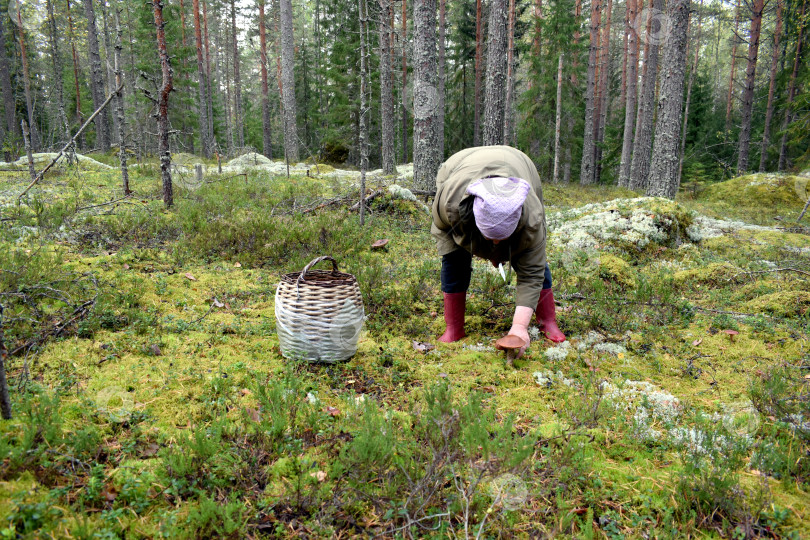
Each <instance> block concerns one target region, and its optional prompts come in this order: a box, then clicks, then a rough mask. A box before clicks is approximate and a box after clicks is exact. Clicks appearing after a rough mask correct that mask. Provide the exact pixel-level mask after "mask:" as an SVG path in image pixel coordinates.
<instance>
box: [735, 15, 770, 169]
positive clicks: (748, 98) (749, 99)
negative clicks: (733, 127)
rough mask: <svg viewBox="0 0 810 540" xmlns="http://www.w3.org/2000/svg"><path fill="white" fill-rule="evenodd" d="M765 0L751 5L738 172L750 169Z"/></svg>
mask: <svg viewBox="0 0 810 540" xmlns="http://www.w3.org/2000/svg"><path fill="white" fill-rule="evenodd" d="M764 10H765V0H754V1H753V3H752V5H751V11H752V13H751V31H750V32H749V36H748V65H747V67H746V69H745V88H743V94H742V127H741V128H740V149H739V152H738V154H737V174H743V173H745V171H747V170H748V153H749V150H750V148H751V115H752V113H753V109H754V82H755V78H756V73H757V58H758V56H759V36H760V32H761V29H762V12H763V11H764Z"/></svg>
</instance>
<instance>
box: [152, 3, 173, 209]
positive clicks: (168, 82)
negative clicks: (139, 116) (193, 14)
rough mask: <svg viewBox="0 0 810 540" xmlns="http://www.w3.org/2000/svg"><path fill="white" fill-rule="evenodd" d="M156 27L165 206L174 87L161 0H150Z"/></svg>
mask: <svg viewBox="0 0 810 540" xmlns="http://www.w3.org/2000/svg"><path fill="white" fill-rule="evenodd" d="M152 7H153V10H154V14H155V27H156V28H157V47H158V55H159V56H160V71H161V73H162V75H163V83H162V87H161V88H160V92H159V94H158V100H157V105H158V115H157V116H158V118H157V124H158V150H159V154H160V175H161V178H162V180H163V203H164V204H165V205H166V208H169V207H170V206H172V205H173V204H174V194H173V192H172V154H171V151H170V150H169V94H170V93H171V91H172V90H173V89H174V86H173V84H172V68H171V64H170V63H169V53H168V51H167V50H166V32H165V30H164V23H163V0H152Z"/></svg>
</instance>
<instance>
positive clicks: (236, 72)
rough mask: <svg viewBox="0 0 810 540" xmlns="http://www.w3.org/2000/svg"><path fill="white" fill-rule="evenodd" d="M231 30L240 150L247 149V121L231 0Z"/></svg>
mask: <svg viewBox="0 0 810 540" xmlns="http://www.w3.org/2000/svg"><path fill="white" fill-rule="evenodd" d="M231 28H232V31H233V105H234V110H233V114H234V119H233V123H234V131H235V132H236V144H237V145H238V146H239V148H244V147H245V129H244V127H243V126H244V124H245V119H244V118H243V115H242V78H241V75H240V73H239V41H238V40H237V35H238V32H237V29H236V3H235V2H234V0H231Z"/></svg>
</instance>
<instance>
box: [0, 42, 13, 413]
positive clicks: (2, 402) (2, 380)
mask: <svg viewBox="0 0 810 540" xmlns="http://www.w3.org/2000/svg"><path fill="white" fill-rule="evenodd" d="M0 37H2V32H0ZM0 43H5V42H0ZM4 337H5V336H4V335H3V305H2V304H0V413H2V416H3V419H4V420H11V399H9V395H8V381H7V380H6V359H7V358H8V349H7V348H6V342H5V339H4Z"/></svg>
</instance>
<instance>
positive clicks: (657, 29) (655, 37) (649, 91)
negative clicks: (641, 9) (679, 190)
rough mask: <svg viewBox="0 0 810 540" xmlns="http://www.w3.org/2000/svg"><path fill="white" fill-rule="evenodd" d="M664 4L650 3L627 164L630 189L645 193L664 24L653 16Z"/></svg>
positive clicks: (661, 0) (656, 1) (654, 1)
mask: <svg viewBox="0 0 810 540" xmlns="http://www.w3.org/2000/svg"><path fill="white" fill-rule="evenodd" d="M663 8H664V0H653V10H652V12H651V14H650V27H649V29H648V32H647V35H646V39H647V48H646V51H647V52H646V53H645V56H644V77H643V81H642V83H641V98H640V102H639V106H638V116H637V118H636V134H635V137H634V140H633V157H632V158H631V160H630V184H629V187H630V189H635V190H642V189H647V185H648V182H647V180H648V177H649V174H650V151H651V150H652V134H653V120H654V119H655V81H656V79H657V78H658V48H659V42H660V40H661V36H662V34H663V32H665V31H666V29H665V28H663V27H662V24H663V22H664V21H662V20H661V18H660V17H656V16H655V13H658V12H660V11H662V10H663Z"/></svg>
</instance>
